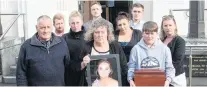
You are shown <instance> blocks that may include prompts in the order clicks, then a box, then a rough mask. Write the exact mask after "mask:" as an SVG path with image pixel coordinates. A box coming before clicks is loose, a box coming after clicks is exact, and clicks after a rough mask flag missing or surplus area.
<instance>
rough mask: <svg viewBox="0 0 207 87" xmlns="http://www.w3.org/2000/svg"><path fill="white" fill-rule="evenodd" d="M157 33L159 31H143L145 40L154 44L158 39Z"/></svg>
mask: <svg viewBox="0 0 207 87" xmlns="http://www.w3.org/2000/svg"><path fill="white" fill-rule="evenodd" d="M157 35H158V33H157V32H145V31H144V32H143V33H142V37H143V40H144V42H145V43H146V44H147V45H152V44H154V42H155V40H156V39H157Z"/></svg>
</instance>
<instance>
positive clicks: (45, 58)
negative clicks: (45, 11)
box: [16, 33, 70, 86]
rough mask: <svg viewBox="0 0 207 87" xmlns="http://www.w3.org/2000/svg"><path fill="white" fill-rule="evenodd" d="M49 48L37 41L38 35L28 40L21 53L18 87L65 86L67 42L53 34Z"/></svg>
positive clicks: (67, 63)
mask: <svg viewBox="0 0 207 87" xmlns="http://www.w3.org/2000/svg"><path fill="white" fill-rule="evenodd" d="M52 36H53V38H52V40H51V41H52V42H51V44H50V46H49V48H47V47H46V46H45V45H43V44H42V43H41V42H40V40H38V39H37V33H36V34H35V35H34V36H33V37H32V38H30V39H28V40H26V41H25V42H24V43H23V44H22V46H21V48H20V53H19V60H18V63H17V71H16V80H17V85H18V86H22V85H24V86H64V85H65V82H64V73H65V68H68V65H69V58H70V57H69V54H68V53H69V51H68V49H67V44H66V42H65V40H64V39H63V38H61V37H56V36H55V35H54V34H52Z"/></svg>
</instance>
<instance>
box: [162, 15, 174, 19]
mask: <svg viewBox="0 0 207 87" xmlns="http://www.w3.org/2000/svg"><path fill="white" fill-rule="evenodd" d="M162 19H174V16H173V15H165V16H163V17H162Z"/></svg>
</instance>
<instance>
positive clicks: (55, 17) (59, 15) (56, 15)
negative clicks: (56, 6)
mask: <svg viewBox="0 0 207 87" xmlns="http://www.w3.org/2000/svg"><path fill="white" fill-rule="evenodd" d="M55 19H58V20H61V19H63V21H64V16H63V15H62V14H61V13H57V14H55V16H54V17H53V24H55Z"/></svg>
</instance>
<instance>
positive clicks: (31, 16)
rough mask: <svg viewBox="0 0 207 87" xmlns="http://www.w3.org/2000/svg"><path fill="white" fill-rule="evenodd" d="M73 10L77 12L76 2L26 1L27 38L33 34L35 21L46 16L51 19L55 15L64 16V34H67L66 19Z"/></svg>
mask: <svg viewBox="0 0 207 87" xmlns="http://www.w3.org/2000/svg"><path fill="white" fill-rule="evenodd" d="M73 10H78V0H28V1H27V9H26V12H27V21H28V31H27V33H28V38H30V37H31V36H33V35H34V34H35V32H36V29H35V25H36V21H37V18H38V17H39V16H41V15H48V16H50V17H51V18H53V16H54V15H55V14H56V13H63V15H64V16H65V27H66V32H68V31H69V24H68V17H69V14H70V12H71V11H73Z"/></svg>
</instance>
